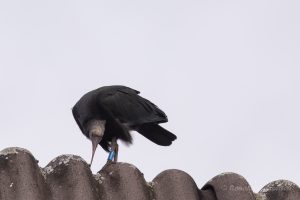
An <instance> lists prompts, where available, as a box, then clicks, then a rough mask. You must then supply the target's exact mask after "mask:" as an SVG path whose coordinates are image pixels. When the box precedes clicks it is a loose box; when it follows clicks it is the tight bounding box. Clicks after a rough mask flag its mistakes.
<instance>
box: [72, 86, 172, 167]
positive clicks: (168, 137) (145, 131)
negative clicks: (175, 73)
mask: <svg viewBox="0 0 300 200" xmlns="http://www.w3.org/2000/svg"><path fill="white" fill-rule="evenodd" d="M139 93H140V92H139V91H137V90H134V89H131V88H129V87H126V86H117V85H116V86H104V87H100V88H98V89H96V90H92V91H90V92H88V93H86V94H85V95H84V96H83V97H81V99H80V100H79V101H78V102H77V103H76V104H75V106H74V107H73V109H72V113H73V116H74V118H75V120H76V122H77V124H78V126H79V128H80V130H81V131H82V133H83V134H84V135H85V136H86V137H87V138H89V139H90V140H91V141H92V158H91V163H90V165H91V164H92V162H93V158H94V154H95V151H96V148H97V146H98V144H100V146H101V147H102V148H103V149H104V150H105V151H107V152H108V151H109V152H110V155H109V158H108V161H112V160H114V161H115V162H116V161H117V156H118V144H117V139H121V140H123V141H125V142H126V143H131V142H132V137H131V135H130V133H129V131H132V130H133V131H137V132H139V133H140V134H142V135H143V136H145V137H146V138H148V139H149V140H151V141H152V142H154V143H156V144H158V145H162V146H169V145H171V143H172V141H174V140H175V139H176V138H177V137H176V135H174V134H173V133H171V132H169V131H168V130H166V129H164V128H162V127H161V126H159V125H158V124H159V123H164V122H167V121H168V118H167V116H166V114H165V113H164V112H163V111H162V110H160V109H159V108H158V107H157V106H156V105H154V104H153V103H152V102H150V101H149V100H147V99H145V98H143V97H141V96H139V95H138V94H139Z"/></svg>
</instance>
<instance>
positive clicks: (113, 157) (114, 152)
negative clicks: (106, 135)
mask: <svg viewBox="0 0 300 200" xmlns="http://www.w3.org/2000/svg"><path fill="white" fill-rule="evenodd" d="M117 151H118V143H117V138H115V137H114V138H113V139H112V141H111V146H110V152H109V155H108V159H107V162H112V161H114V162H116V157H117V156H118V155H117Z"/></svg>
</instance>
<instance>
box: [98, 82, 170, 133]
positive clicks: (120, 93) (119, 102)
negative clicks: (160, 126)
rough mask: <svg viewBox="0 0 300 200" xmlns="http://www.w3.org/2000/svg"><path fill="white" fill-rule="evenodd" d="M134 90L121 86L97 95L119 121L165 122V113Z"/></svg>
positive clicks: (133, 124)
mask: <svg viewBox="0 0 300 200" xmlns="http://www.w3.org/2000/svg"><path fill="white" fill-rule="evenodd" d="M137 94H138V93H137V92H136V90H133V89H131V88H128V87H124V88H123V87H121V88H118V89H115V90H114V91H110V92H109V93H105V94H101V95H99V97H98V98H99V102H100V104H101V105H102V106H103V107H105V108H106V109H107V110H109V111H110V112H111V113H112V114H113V116H114V117H116V118H117V119H118V120H120V122H121V123H126V124H127V125H129V126H130V127H131V126H138V125H141V124H145V123H162V122H167V121H168V119H167V116H166V114H165V113H164V112H163V111H162V110H160V109H159V108H158V107H157V106H156V105H154V104H153V103H152V102H150V101H148V100H147V99H145V98H143V97H141V96H139V95H137Z"/></svg>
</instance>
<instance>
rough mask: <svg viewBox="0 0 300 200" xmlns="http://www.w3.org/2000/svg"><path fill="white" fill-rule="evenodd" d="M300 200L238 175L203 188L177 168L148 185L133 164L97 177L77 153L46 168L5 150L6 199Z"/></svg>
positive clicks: (293, 189)
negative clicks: (257, 188)
mask: <svg viewBox="0 0 300 200" xmlns="http://www.w3.org/2000/svg"><path fill="white" fill-rule="evenodd" d="M19 199H20V200H69V199H70V200H96V199H97V200H99V199H100V200H300V188H299V187H298V186H297V185H296V184H294V183H292V182H290V181H285V180H279V181H274V182H272V183H269V184H268V185H266V186H265V187H264V188H263V189H262V190H261V191H260V192H259V193H257V194H255V193H254V192H253V191H252V189H251V187H250V185H249V184H248V182H247V181H246V180H245V179H244V178H243V177H242V176H240V175H238V174H234V173H224V174H220V175H218V176H216V177H214V178H213V179H211V180H210V181H208V182H207V184H205V186H204V187H202V189H198V187H197V185H196V183H195V182H194V180H193V178H192V177H191V176H189V175H188V174H187V173H185V172H183V171H180V170H176V169H172V170H166V171H163V172H161V173H160V174H159V175H157V176H156V177H155V178H154V180H153V181H152V182H149V183H147V182H146V181H145V179H144V176H143V174H142V173H141V172H140V171H139V170H138V169H137V168H136V167H135V166H133V165H131V164H128V163H111V164H107V165H105V166H104V167H103V169H102V170H100V172H98V173H97V174H95V175H93V174H92V172H91V170H90V168H89V166H88V165H87V163H86V162H85V161H84V160H83V159H82V158H80V157H78V156H74V155H62V156H59V157H57V158H55V159H53V160H52V161H51V162H50V163H49V164H48V165H47V166H46V167H45V168H40V167H39V166H38V161H37V160H36V159H35V158H34V157H33V156H32V154H31V153H30V152H28V151H27V150H25V149H21V148H7V149H4V150H2V151H1V152H0V200H19Z"/></svg>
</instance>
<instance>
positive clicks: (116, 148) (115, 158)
mask: <svg viewBox="0 0 300 200" xmlns="http://www.w3.org/2000/svg"><path fill="white" fill-rule="evenodd" d="M118 153H119V145H118V143H117V141H116V146H115V157H114V162H118Z"/></svg>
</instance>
